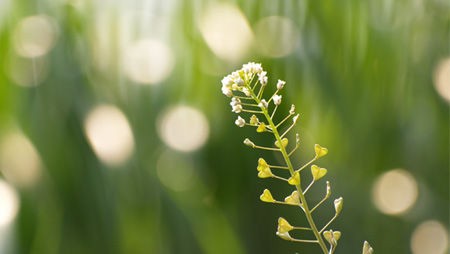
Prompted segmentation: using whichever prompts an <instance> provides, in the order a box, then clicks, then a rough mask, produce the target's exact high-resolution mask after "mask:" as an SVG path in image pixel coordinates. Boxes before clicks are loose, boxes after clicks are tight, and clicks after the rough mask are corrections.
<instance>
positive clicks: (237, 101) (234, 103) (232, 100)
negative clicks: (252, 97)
mask: <svg viewBox="0 0 450 254" xmlns="http://www.w3.org/2000/svg"><path fill="white" fill-rule="evenodd" d="M238 104H241V100H240V99H239V98H237V97H233V98H231V102H230V106H232V107H233V106H236V105H238Z"/></svg>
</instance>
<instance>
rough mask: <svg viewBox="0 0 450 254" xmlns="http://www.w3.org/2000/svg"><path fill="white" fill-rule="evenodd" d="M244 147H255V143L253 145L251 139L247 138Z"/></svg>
mask: <svg viewBox="0 0 450 254" xmlns="http://www.w3.org/2000/svg"><path fill="white" fill-rule="evenodd" d="M244 145H246V146H250V147H255V143H253V142H252V141H250V139H248V138H246V139H245V140H244Z"/></svg>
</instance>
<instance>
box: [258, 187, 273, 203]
mask: <svg viewBox="0 0 450 254" xmlns="http://www.w3.org/2000/svg"><path fill="white" fill-rule="evenodd" d="M259 199H261V201H263V202H268V203H274V202H275V199H273V197H272V193H270V190H268V189H265V190H264V191H263V193H262V194H261V196H260V197H259Z"/></svg>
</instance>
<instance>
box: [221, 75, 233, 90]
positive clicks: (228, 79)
mask: <svg viewBox="0 0 450 254" xmlns="http://www.w3.org/2000/svg"><path fill="white" fill-rule="evenodd" d="M232 84H233V80H232V79H231V76H230V75H228V76H226V77H224V78H223V79H222V86H227V87H231V85H232Z"/></svg>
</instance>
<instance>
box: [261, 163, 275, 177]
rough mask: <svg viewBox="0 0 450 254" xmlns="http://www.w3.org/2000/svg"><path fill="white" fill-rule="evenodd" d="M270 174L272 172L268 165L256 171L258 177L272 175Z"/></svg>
mask: <svg viewBox="0 0 450 254" xmlns="http://www.w3.org/2000/svg"><path fill="white" fill-rule="evenodd" d="M272 176H273V174H272V171H271V170H270V168H269V166H267V167H263V168H262V169H261V171H259V172H258V177H259V178H269V177H272Z"/></svg>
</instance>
